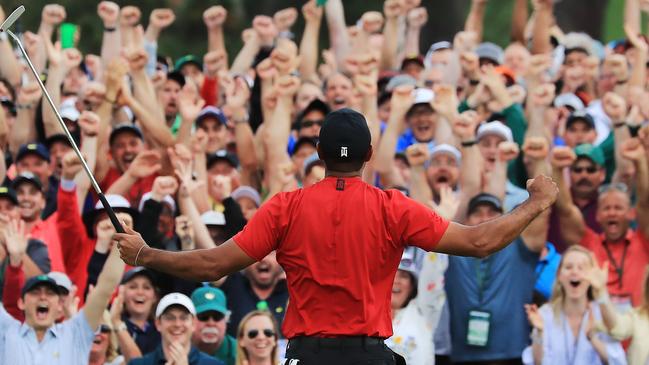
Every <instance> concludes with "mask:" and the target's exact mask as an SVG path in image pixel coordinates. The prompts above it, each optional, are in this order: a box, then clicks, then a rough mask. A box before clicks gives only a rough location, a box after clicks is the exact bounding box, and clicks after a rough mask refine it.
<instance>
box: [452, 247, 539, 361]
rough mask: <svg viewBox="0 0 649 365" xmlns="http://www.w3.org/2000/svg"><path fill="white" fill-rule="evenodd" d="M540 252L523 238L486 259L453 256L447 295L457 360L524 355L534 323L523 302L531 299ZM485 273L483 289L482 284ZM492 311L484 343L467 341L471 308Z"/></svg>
mask: <svg viewBox="0 0 649 365" xmlns="http://www.w3.org/2000/svg"><path fill="white" fill-rule="evenodd" d="M538 259H539V254H538V253H536V252H532V251H530V250H529V249H528V248H527V246H525V244H524V243H523V240H522V239H521V238H517V239H516V240H515V241H514V242H512V243H511V244H510V245H509V246H507V247H505V248H504V249H502V250H500V251H499V252H496V253H494V254H492V255H490V256H488V257H486V258H484V259H477V258H472V257H461V256H450V255H449V263H448V270H447V271H446V286H445V287H446V294H447V299H448V307H449V310H450V314H451V316H450V317H451V342H452V346H453V347H452V351H451V358H452V360H453V361H454V362H463V361H487V360H504V359H513V358H520V357H521V353H522V352H523V350H524V349H525V347H526V346H527V344H528V339H529V334H530V327H529V324H528V322H527V316H526V314H525V309H524V307H523V304H526V303H531V302H532V294H533V291H534V281H535V270H536V263H537V261H538ZM479 272H480V273H481V277H483V278H484V279H483V280H482V283H483V284H482V290H480V285H479V284H478V282H479V281H478V275H479V274H478V273H479ZM472 310H480V311H485V312H489V313H491V321H490V326H489V339H488V342H487V345H486V346H484V347H477V346H470V345H467V341H466V339H467V326H468V320H469V312H470V311H472Z"/></svg>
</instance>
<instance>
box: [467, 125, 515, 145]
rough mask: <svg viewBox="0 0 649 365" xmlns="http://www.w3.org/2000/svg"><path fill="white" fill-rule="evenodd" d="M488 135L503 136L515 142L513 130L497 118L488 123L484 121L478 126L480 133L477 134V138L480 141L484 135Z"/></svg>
mask: <svg viewBox="0 0 649 365" xmlns="http://www.w3.org/2000/svg"><path fill="white" fill-rule="evenodd" d="M487 135H496V136H500V137H502V138H503V139H504V140H505V141H507V142H513V141H514V137H513V136H512V130H511V129H509V127H508V126H506V125H504V124H503V123H502V122H499V121H497V120H495V121H493V122H488V123H482V124H481V125H480V126H479V127H478V133H477V134H476V139H477V140H478V141H479V140H481V139H482V137H484V136H487Z"/></svg>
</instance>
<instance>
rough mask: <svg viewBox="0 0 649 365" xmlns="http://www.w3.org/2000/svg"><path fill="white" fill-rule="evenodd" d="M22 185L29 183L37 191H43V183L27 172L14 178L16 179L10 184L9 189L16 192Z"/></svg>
mask: <svg viewBox="0 0 649 365" xmlns="http://www.w3.org/2000/svg"><path fill="white" fill-rule="evenodd" d="M23 183H30V184H32V185H34V186H36V188H37V189H38V190H40V191H43V183H42V182H41V179H39V178H38V176H36V175H34V174H32V173H31V172H29V171H25V172H23V173H21V174H20V175H18V176H16V178H15V179H14V180H13V181H12V182H11V187H12V188H13V189H14V190H17V189H18V186H20V185H22V184H23Z"/></svg>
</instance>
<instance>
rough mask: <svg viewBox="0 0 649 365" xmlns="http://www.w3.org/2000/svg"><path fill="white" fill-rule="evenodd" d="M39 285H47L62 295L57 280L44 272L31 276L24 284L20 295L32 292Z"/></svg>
mask: <svg viewBox="0 0 649 365" xmlns="http://www.w3.org/2000/svg"><path fill="white" fill-rule="evenodd" d="M39 286H47V287H49V288H50V289H52V290H53V291H54V292H55V293H56V294H57V295H61V289H60V288H59V286H58V285H57V284H56V281H55V280H54V279H52V278H51V277H49V276H47V275H44V274H43V275H36V276H34V277H31V278H29V280H27V282H26V283H25V285H23V289H22V290H21V292H20V296H21V297H24V296H25V294H26V293H27V292H30V291H32V290H34V289H36V288H37V287H39Z"/></svg>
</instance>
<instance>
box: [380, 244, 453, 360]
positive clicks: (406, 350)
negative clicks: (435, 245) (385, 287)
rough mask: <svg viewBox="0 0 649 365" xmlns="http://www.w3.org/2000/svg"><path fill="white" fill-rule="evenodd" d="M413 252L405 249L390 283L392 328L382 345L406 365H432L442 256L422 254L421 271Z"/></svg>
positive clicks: (440, 298)
mask: <svg viewBox="0 0 649 365" xmlns="http://www.w3.org/2000/svg"><path fill="white" fill-rule="evenodd" d="M416 253H417V252H416V249H415V248H414V247H408V248H407V249H406V250H405V251H404V253H403V256H402V257H401V263H400V264H399V270H398V271H397V274H396V275H395V277H394V283H393V284H392V329H393V331H394V334H393V335H392V337H390V338H389V339H388V340H387V341H386V345H387V346H388V347H390V348H391V349H392V350H393V351H395V352H397V353H398V354H399V355H401V356H403V357H404V358H405V359H406V363H408V364H421V365H428V364H430V365H432V364H433V363H434V358H433V357H432V356H431V354H433V353H434V348H433V347H434V344H433V334H434V332H435V329H436V327H437V322H438V321H439V317H440V315H441V312H442V308H443V306H444V299H445V295H444V271H445V270H446V267H447V266H448V258H447V257H446V256H445V255H440V254H436V253H433V252H430V253H424V255H423V256H422V260H423V263H422V264H421V271H419V270H418V268H417V265H416V260H415V258H416V256H417V255H416Z"/></svg>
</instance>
